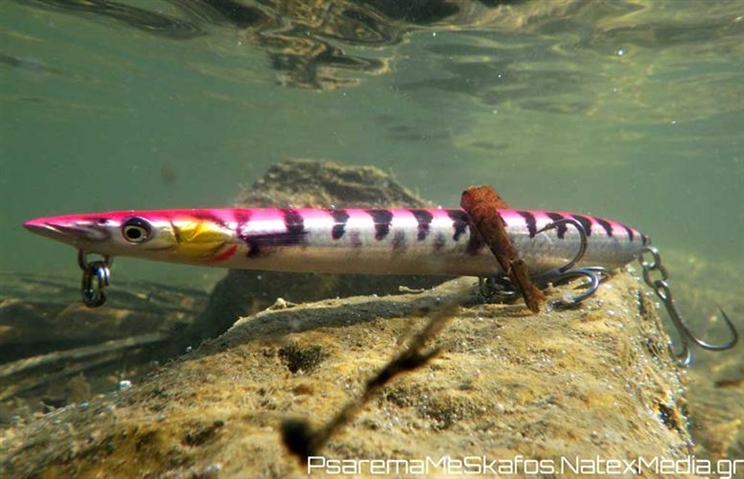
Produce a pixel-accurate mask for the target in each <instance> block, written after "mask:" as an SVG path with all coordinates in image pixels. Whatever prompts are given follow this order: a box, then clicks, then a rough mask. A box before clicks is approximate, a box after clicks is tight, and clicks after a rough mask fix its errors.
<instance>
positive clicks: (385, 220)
mask: <svg viewBox="0 0 744 479" xmlns="http://www.w3.org/2000/svg"><path fill="white" fill-rule="evenodd" d="M367 213H369V215H370V216H371V217H372V221H374V223H375V239H376V240H377V241H380V240H383V239H385V237H386V236H387V235H388V234H390V223H391V222H392V221H393V213H392V212H391V211H390V210H367Z"/></svg>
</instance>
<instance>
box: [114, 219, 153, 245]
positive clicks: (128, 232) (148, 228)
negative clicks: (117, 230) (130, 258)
mask: <svg viewBox="0 0 744 479" xmlns="http://www.w3.org/2000/svg"><path fill="white" fill-rule="evenodd" d="M121 234H122V235H124V239H125V240H127V241H129V242H130V243H144V242H145V241H147V240H149V239H150V235H152V225H150V222H149V221H147V220H146V219H143V218H139V217H137V216H135V217H134V218H129V219H128V220H126V221H125V222H124V223H123V224H122V225H121Z"/></svg>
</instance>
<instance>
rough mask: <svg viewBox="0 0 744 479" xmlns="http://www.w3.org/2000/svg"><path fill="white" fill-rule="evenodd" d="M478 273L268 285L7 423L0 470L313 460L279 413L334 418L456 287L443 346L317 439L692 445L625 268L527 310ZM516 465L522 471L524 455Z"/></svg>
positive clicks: (649, 318)
mask: <svg viewBox="0 0 744 479" xmlns="http://www.w3.org/2000/svg"><path fill="white" fill-rule="evenodd" d="M474 284H475V282H474V280H473V279H472V278H460V279H457V280H454V281H450V282H447V283H444V284H443V285H441V286H438V287H435V288H434V289H432V290H427V291H424V292H421V293H408V294H402V295H397V296H385V297H370V296H356V297H350V298H345V299H330V300H323V301H320V302H316V303H309V304H304V305H298V306H294V307H282V306H281V303H278V304H277V305H276V306H275V307H271V308H268V309H266V310H264V311H261V312H258V313H257V314H255V315H252V316H250V317H246V318H243V319H241V320H240V321H238V322H237V323H236V324H235V325H234V326H233V327H232V328H231V329H230V330H229V331H227V332H226V333H225V334H223V335H222V336H220V337H219V338H217V339H214V340H211V341H208V342H207V343H205V344H203V345H202V347H200V348H199V349H198V350H195V351H193V352H192V353H190V354H187V355H186V356H184V357H182V358H180V359H179V360H177V361H174V362H173V363H171V364H169V365H168V366H166V367H164V368H162V369H161V370H159V371H157V372H155V373H153V374H152V375H151V376H150V377H149V378H147V380H145V381H144V382H142V383H141V384H136V385H135V387H134V388H133V389H131V390H129V391H125V392H120V393H118V394H116V395H114V396H108V397H98V398H96V399H94V400H93V401H92V402H90V403H89V404H88V405H87V406H85V407H81V406H70V407H67V408H65V409H62V410H59V411H57V412H56V413H54V414H51V415H48V416H47V417H45V418H44V419H43V420H40V421H37V422H35V423H33V424H31V425H29V426H27V427H25V428H23V429H19V430H17V431H16V433H15V436H14V435H13V434H6V437H5V440H4V444H3V446H2V447H3V460H2V465H1V466H0V472H1V473H2V474H3V477H106V478H116V477H126V478H132V477H221V478H245V477H307V474H308V470H307V466H306V464H304V463H301V462H300V461H299V460H298V459H297V458H296V457H295V456H293V455H291V454H290V453H289V452H288V451H287V449H286V447H285V446H284V445H283V442H282V439H281V434H280V425H281V423H282V422H283V421H284V420H286V419H288V418H295V417H302V418H306V419H309V420H310V421H311V422H312V424H314V425H322V424H323V423H324V422H326V421H328V420H329V419H330V418H331V417H332V416H334V415H335V413H336V412H337V411H338V410H339V409H340V408H341V407H343V405H344V404H345V403H347V402H348V401H349V400H351V399H353V398H356V397H358V396H359V395H360V394H362V390H363V388H364V385H365V381H366V380H367V379H368V378H369V377H370V376H372V375H373V374H374V373H375V371H377V370H379V369H380V368H381V367H383V366H384V365H385V363H386V362H387V361H388V360H389V359H390V358H391V357H392V356H393V355H394V354H395V353H396V352H397V351H399V350H400V349H401V347H402V345H403V343H405V342H406V341H407V339H408V338H410V337H411V336H412V335H413V334H414V333H415V332H416V331H417V330H419V329H420V328H421V327H422V325H423V324H424V323H425V322H426V318H427V317H428V316H429V315H430V314H433V313H434V312H435V311H437V308H440V307H441V305H443V304H452V303H454V304H456V308H455V309H454V311H455V312H454V314H453V317H452V318H451V319H450V322H449V324H448V326H447V327H446V329H445V330H444V331H443V332H442V333H441V334H440V335H439V336H438V337H437V338H436V339H435V340H434V343H435V344H433V345H432V346H439V347H440V348H441V353H440V354H439V355H438V356H437V357H436V358H435V359H433V360H431V361H430V362H429V363H428V364H426V365H425V366H423V367H421V368H420V369H418V370H416V371H413V372H411V373H408V374H406V375H403V376H400V377H398V378H397V379H395V380H394V381H393V382H392V383H391V384H389V385H387V386H385V387H384V388H383V389H382V391H381V392H380V394H378V395H376V396H374V397H372V398H371V400H370V401H369V402H368V403H367V404H366V406H365V407H364V408H362V410H361V411H360V412H359V413H358V414H357V415H356V416H355V417H354V418H353V419H352V421H351V422H350V423H349V424H347V425H346V426H345V427H344V428H343V429H342V430H341V431H340V432H339V433H338V434H336V435H335V436H334V437H332V438H331V441H330V443H329V444H328V445H327V447H325V448H324V449H323V450H322V451H321V453H322V455H324V456H325V457H327V458H328V459H339V460H342V459H388V460H390V459H409V460H412V461H417V460H425V459H426V458H427V457H429V458H432V459H433V460H434V461H440V459H441V458H443V457H445V456H448V457H449V458H451V459H453V460H457V459H461V458H464V457H466V456H477V457H481V456H483V457H485V458H487V459H490V460H493V459H497V460H506V461H509V460H511V461H513V460H514V459H515V458H517V457H522V458H523V459H530V460H537V461H540V460H542V461H543V462H542V463H541V464H543V465H544V467H548V466H549V465H550V464H553V467H555V468H558V467H560V465H561V461H562V459H561V458H566V459H568V460H570V461H575V460H576V458H577V457H578V458H579V459H586V460H594V459H595V458H596V457H597V456H599V457H600V458H606V459H619V460H634V459H636V458H638V457H639V456H643V457H645V458H648V459H652V458H654V457H658V458H663V459H672V460H673V459H683V458H684V457H685V456H686V455H687V454H688V453H689V445H690V436H689V435H688V433H687V429H686V418H685V415H684V409H685V401H684V397H683V396H682V391H683V387H682V384H681V382H680V375H679V372H678V369H677V368H676V366H675V364H674V361H673V359H672V358H671V357H670V355H669V353H668V350H667V347H666V343H667V339H668V338H667V336H666V334H665V333H664V332H663V331H662V330H661V329H660V322H659V320H658V317H657V316H656V313H655V311H654V308H653V305H651V304H650V303H649V302H648V301H647V300H645V299H644V297H643V296H642V295H640V294H639V283H638V282H637V280H636V279H634V278H632V277H631V276H629V275H627V274H625V273H621V274H618V275H617V276H616V277H614V278H613V279H612V280H610V281H609V282H608V283H607V284H605V285H604V286H602V287H601V288H600V290H599V292H598V293H597V294H596V295H595V296H594V297H592V298H590V299H588V300H587V301H585V302H584V303H583V304H582V306H581V307H580V308H578V309H574V310H556V309H553V308H551V307H546V308H544V310H543V311H542V312H541V313H539V314H537V315H531V314H529V312H528V311H527V310H526V308H524V307H523V306H522V305H499V304H484V303H483V302H482V301H481V300H480V298H479V296H478V294H477V293H476V289H477V288H475V287H474ZM562 293H565V292H561V291H553V292H551V293H550V295H549V299H553V300H554V299H556V297H557V295H559V294H562ZM389 464H396V463H395V462H392V463H389ZM412 464H414V463H412ZM441 464H443V463H440V465H441ZM451 464H454V466H455V467H457V463H456V462H455V463H451ZM572 464H574V463H573V462H572ZM525 465H526V464H525V463H522V465H521V466H520V469H518V470H517V471H515V472H516V475H515V477H520V476H524V475H525V474H526V473H529V472H530V471H529V470H527V471H525V470H524V467H525ZM393 467H397V466H393ZM401 467H403V466H401ZM528 467H529V466H528ZM311 472H312V473H313V475H317V476H321V475H322V473H323V470H322V469H313V470H312V471H311ZM358 472H360V473H361V474H363V475H366V474H368V473H369V471H365V470H361V471H358ZM391 472H395V470H393V471H391ZM399 472H402V473H403V472H405V470H403V469H401V470H400V471H399ZM409 472H410V471H409ZM446 472H453V471H447V470H446V469H442V468H437V467H434V466H431V467H430V469H429V471H428V474H425V475H424V477H442V476H443V475H446ZM502 472H503V471H502ZM564 472H565V474H564V475H563V477H574V476H577V474H576V473H573V472H571V471H570V470H568V471H564ZM455 474H456V473H455ZM504 475H508V474H504ZM547 475H549V474H547ZM643 475H644V477H662V475H660V474H656V473H654V471H648V470H644V471H643ZM613 476H615V477H631V475H630V474H626V473H620V474H613ZM663 477H670V476H669V475H664V476H663Z"/></svg>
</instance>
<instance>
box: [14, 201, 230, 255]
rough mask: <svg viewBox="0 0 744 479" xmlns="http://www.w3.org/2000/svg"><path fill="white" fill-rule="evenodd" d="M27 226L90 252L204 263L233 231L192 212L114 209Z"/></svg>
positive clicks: (41, 219)
mask: <svg viewBox="0 0 744 479" xmlns="http://www.w3.org/2000/svg"><path fill="white" fill-rule="evenodd" d="M23 226H25V227H26V228H27V229H28V230H30V231H32V232H34V233H37V234H40V235H42V236H46V237H48V238H51V239H54V240H57V241H60V242H62V243H66V244H69V245H70V246H73V247H74V248H76V249H81V250H83V251H85V252H87V253H98V254H101V255H107V256H134V257H140V258H150V259H156V260H162V261H184V262H200V261H202V260H205V259H209V258H211V257H213V256H214V255H216V254H219V253H220V252H221V251H222V250H223V249H224V248H226V247H227V246H228V245H229V243H230V241H231V239H232V238H233V233H232V231H231V230H229V229H228V228H226V227H225V225H223V224H221V223H220V222H218V221H215V220H211V219H204V218H200V217H198V215H195V214H194V212H193V211H192V210H165V211H136V212H134V211H115V212H109V213H100V214H85V215H65V216H53V217H49V218H37V219H35V220H31V221H27V222H25V223H23Z"/></svg>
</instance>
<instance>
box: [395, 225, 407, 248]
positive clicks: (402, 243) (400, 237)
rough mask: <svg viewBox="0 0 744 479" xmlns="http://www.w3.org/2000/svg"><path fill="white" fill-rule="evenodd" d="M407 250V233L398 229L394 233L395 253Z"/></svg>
mask: <svg viewBox="0 0 744 479" xmlns="http://www.w3.org/2000/svg"><path fill="white" fill-rule="evenodd" d="M405 250H406V233H405V231H402V230H398V231H396V232H395V233H394V234H393V253H402V252H404V251H405Z"/></svg>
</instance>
